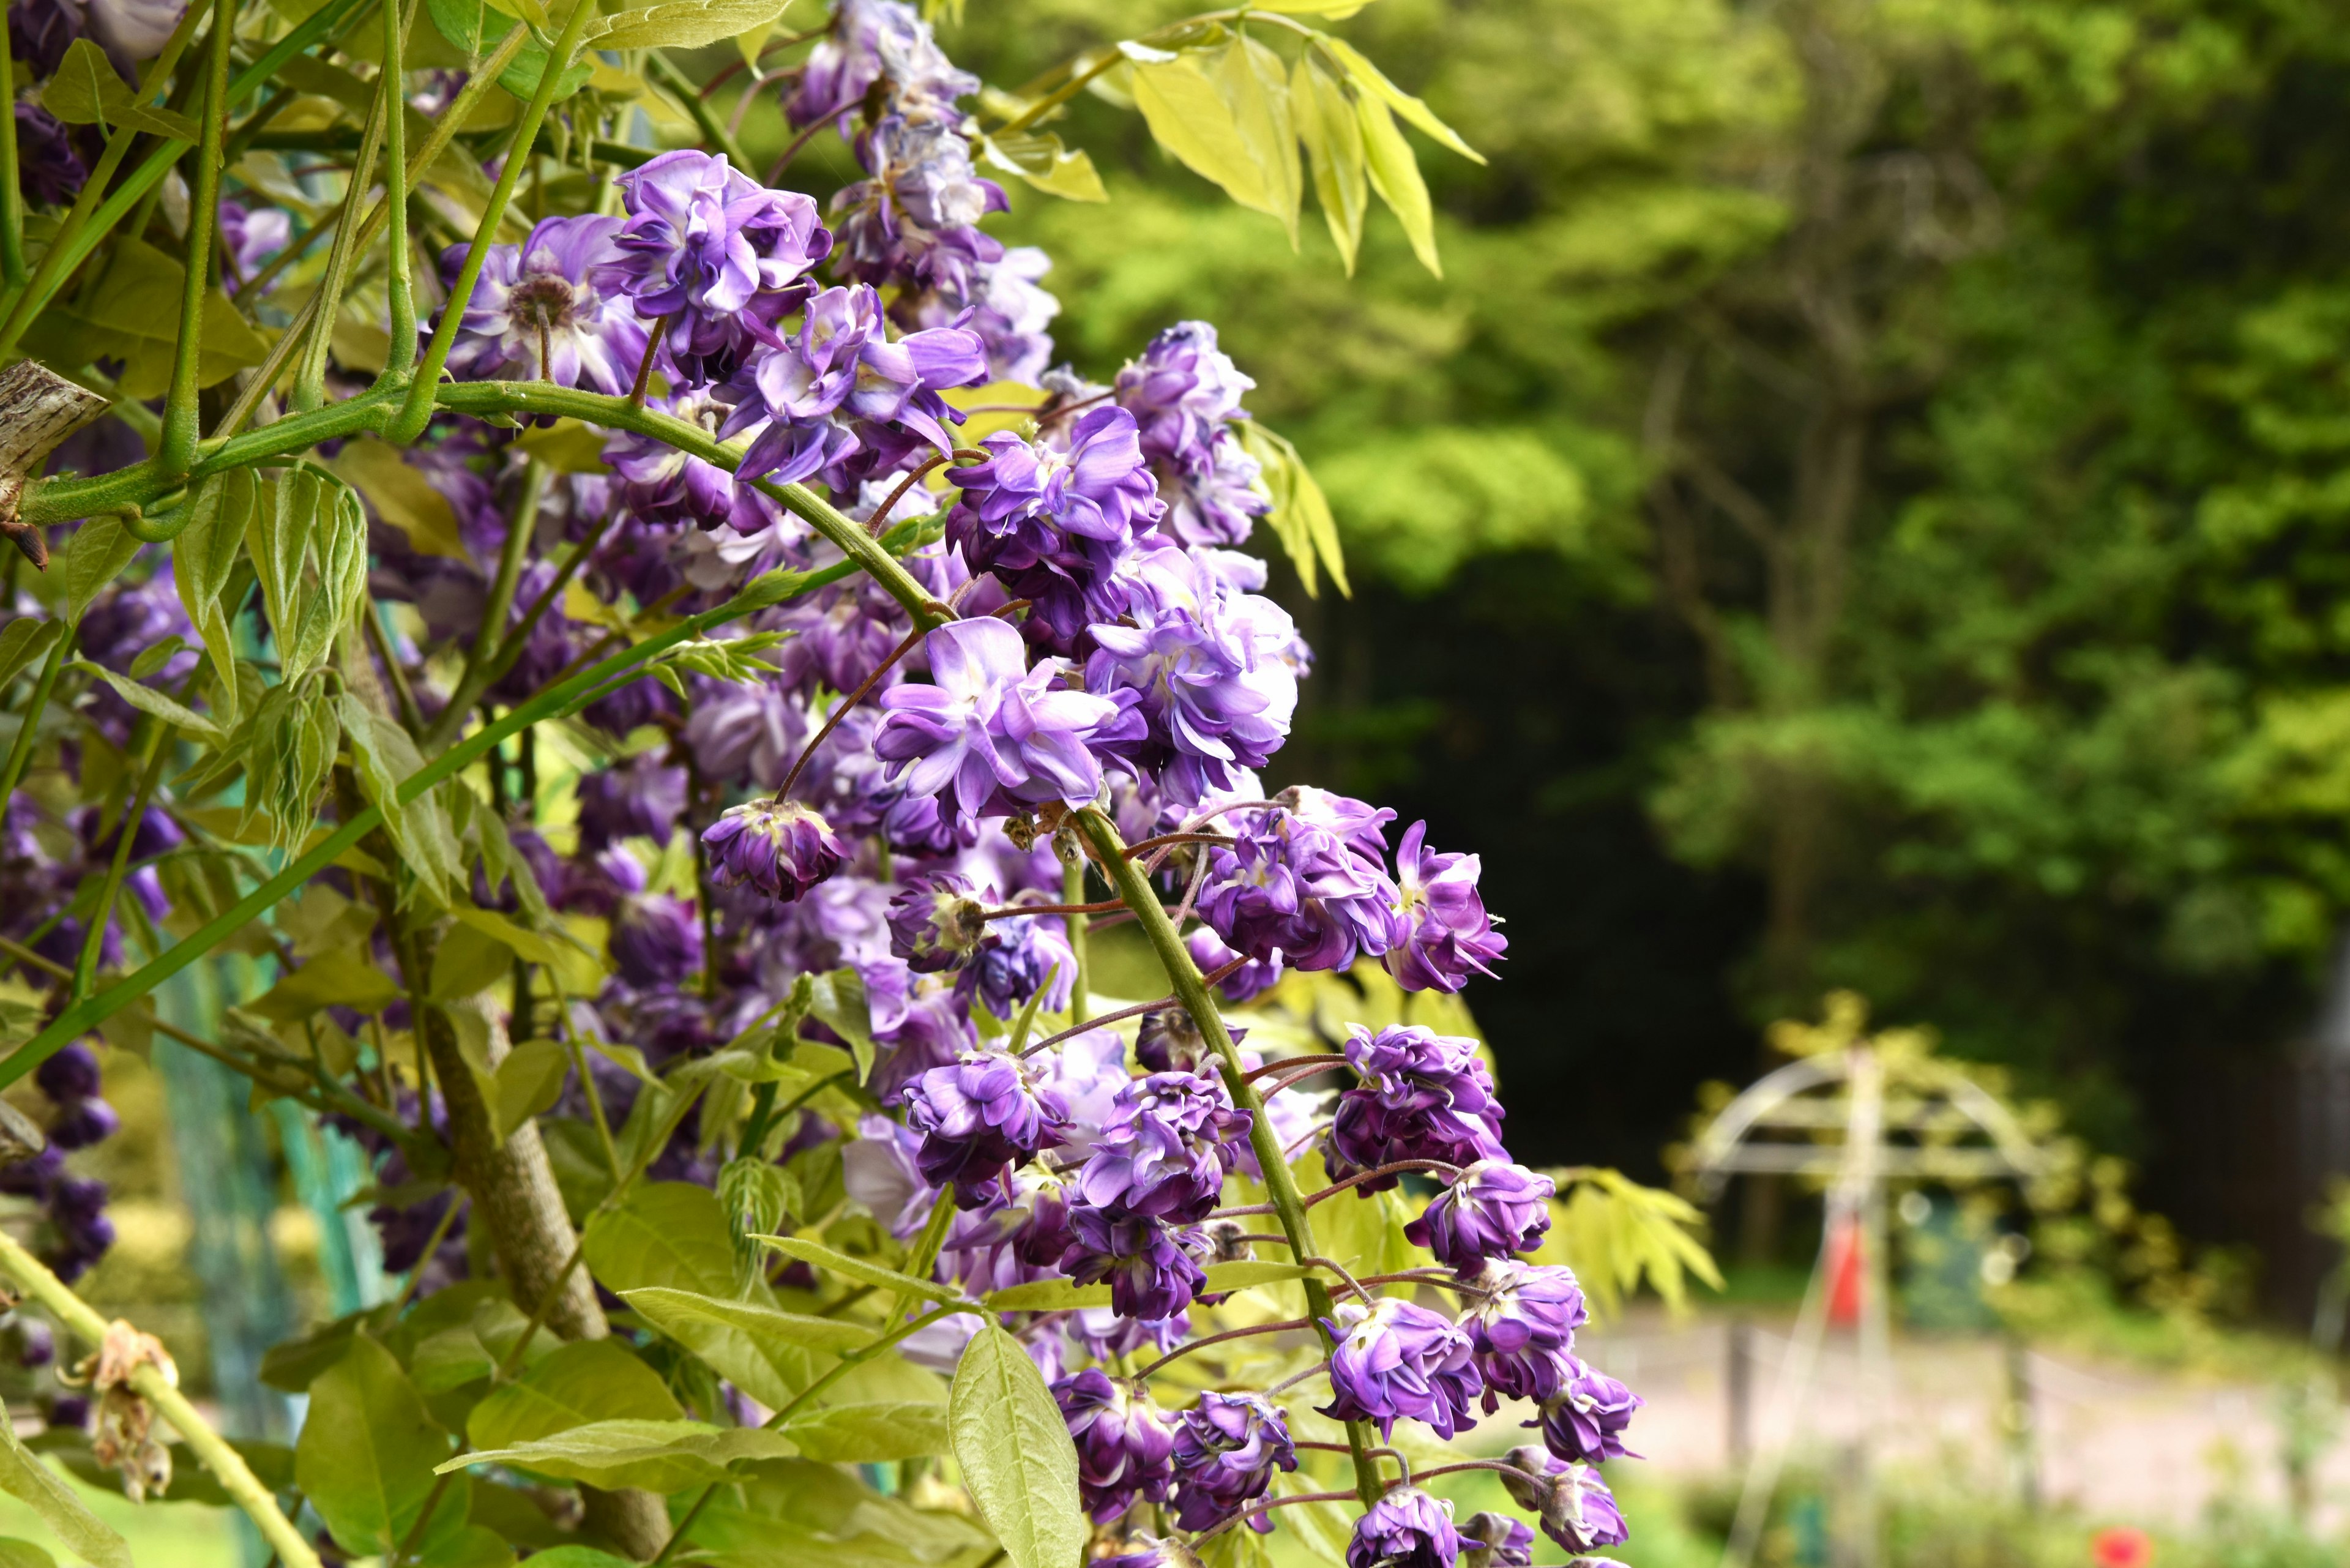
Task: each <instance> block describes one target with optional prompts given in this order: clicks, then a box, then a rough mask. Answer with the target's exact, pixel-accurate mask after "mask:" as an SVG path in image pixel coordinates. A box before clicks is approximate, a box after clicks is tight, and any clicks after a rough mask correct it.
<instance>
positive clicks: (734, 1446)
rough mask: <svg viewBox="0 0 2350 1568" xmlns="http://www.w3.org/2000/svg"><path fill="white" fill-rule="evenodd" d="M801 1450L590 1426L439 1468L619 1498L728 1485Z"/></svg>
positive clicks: (756, 1440) (662, 1425) (665, 1424)
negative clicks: (477, 1469)
mask: <svg viewBox="0 0 2350 1568" xmlns="http://www.w3.org/2000/svg"><path fill="white" fill-rule="evenodd" d="M798 1452H799V1448H798V1445H796V1444H795V1443H794V1442H793V1441H792V1440H791V1439H790V1438H787V1437H785V1436H784V1434H782V1433H781V1432H769V1431H764V1430H762V1429H760V1428H742V1427H734V1428H724V1427H712V1426H710V1425H708V1424H706V1423H704V1422H701V1421H681V1420H669V1421H645V1420H621V1421H593V1422H590V1423H588V1424H587V1425H586V1426H584V1427H574V1428H570V1429H569V1430H568V1431H563V1432H557V1433H555V1434H553V1435H552V1436H549V1437H545V1438H536V1439H535V1440H533V1441H530V1442H525V1443H515V1444H510V1445H508V1446H507V1447H505V1448H501V1449H478V1450H476V1451H474V1452H472V1453H467V1454H461V1455H459V1456H458V1457H457V1458H455V1459H451V1460H449V1461H448V1462H447V1463H446V1464H444V1465H442V1467H441V1468H442V1469H443V1470H458V1469H469V1468H471V1467H473V1466H475V1465H512V1466H514V1467H515V1468H516V1469H525V1470H532V1471H536V1473H538V1474H540V1475H545V1476H553V1477H555V1478H556V1480H575V1481H584V1482H586V1483H587V1485H589V1486H594V1487H601V1488H603V1489H604V1490H608V1491H609V1490H618V1489H619V1488H621V1487H642V1488H643V1489H644V1490H647V1491H657V1492H672V1491H683V1490H685V1489H686V1488H688V1487H691V1486H707V1485H710V1484H712V1483H713V1482H716V1481H723V1480H727V1479H728V1478H729V1475H730V1474H731V1472H730V1470H729V1469H728V1467H729V1466H731V1465H733V1464H735V1463H738V1462H740V1461H743V1460H754V1459H791V1458H793V1457H794V1456H795V1455H796V1454H797V1453H798Z"/></svg>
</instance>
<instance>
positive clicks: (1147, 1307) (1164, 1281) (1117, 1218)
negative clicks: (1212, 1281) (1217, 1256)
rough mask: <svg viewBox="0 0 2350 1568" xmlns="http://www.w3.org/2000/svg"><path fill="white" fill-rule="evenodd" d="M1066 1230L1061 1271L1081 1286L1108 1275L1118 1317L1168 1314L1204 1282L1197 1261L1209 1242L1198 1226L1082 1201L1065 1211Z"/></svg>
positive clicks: (1188, 1300) (1205, 1278)
mask: <svg viewBox="0 0 2350 1568" xmlns="http://www.w3.org/2000/svg"><path fill="white" fill-rule="evenodd" d="M1069 1231H1070V1234H1071V1236H1072V1237H1073V1238H1074V1240H1073V1241H1071V1243H1070V1246H1069V1250H1068V1251H1067V1252H1066V1254H1065V1255H1064V1256H1063V1257H1062V1259H1061V1272H1063V1273H1065V1274H1066V1275H1068V1276H1069V1278H1071V1279H1073V1280H1075V1281H1076V1282H1077V1283H1079V1284H1081V1285H1090V1284H1094V1283H1097V1282H1100V1281H1102V1280H1107V1281H1108V1282H1109V1304H1110V1307H1111V1309H1112V1310H1113V1311H1115V1312H1116V1313H1117V1314H1118V1315H1119V1316H1120V1317H1128V1318H1143V1319H1156V1318H1171V1317H1173V1316H1175V1315H1176V1314H1178V1313H1180V1312H1181V1311H1182V1310H1183V1309H1184V1308H1186V1307H1188V1306H1190V1305H1191V1298H1192V1297H1194V1296H1196V1295H1197V1294H1199V1292H1200V1287H1201V1285H1203V1284H1205V1283H1207V1282H1208V1275H1207V1271H1206V1270H1204V1269H1202V1268H1201V1267H1200V1264H1199V1261H1198V1260H1199V1254H1200V1253H1201V1252H1203V1251H1206V1248H1207V1241H1206V1238H1204V1237H1202V1236H1201V1234H1200V1232H1199V1231H1196V1230H1191V1229H1188V1228H1178V1227H1176V1226H1173V1225H1170V1224H1168V1223H1167V1222H1166V1221H1165V1220H1155V1219H1152V1218H1150V1217H1149V1216H1148V1215H1143V1214H1125V1213H1114V1212H1112V1211H1111V1210H1107V1209H1095V1208H1090V1207H1087V1206H1083V1205H1080V1206H1079V1207H1077V1208H1074V1209H1072V1210H1069Z"/></svg>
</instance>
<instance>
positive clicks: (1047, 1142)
mask: <svg viewBox="0 0 2350 1568" xmlns="http://www.w3.org/2000/svg"><path fill="white" fill-rule="evenodd" d="M1067 1122H1068V1107H1067V1106H1066V1105H1065V1104H1064V1103H1063V1102H1062V1100H1061V1097H1060V1096H1058V1095H1056V1094H1055V1093H1054V1092H1053V1091H1052V1090H1051V1089H1049V1088H1045V1087H1044V1086H1042V1085H1039V1084H1038V1083H1037V1082H1036V1081H1035V1074H1034V1073H1033V1072H1032V1071H1031V1070H1030V1069H1029V1067H1028V1065H1027V1064H1026V1063H1024V1062H1023V1061H1022V1060H1021V1059H1020V1058H1019V1057H1017V1056H1013V1055H1009V1054H1005V1053H1003V1052H1001V1051H966V1052H964V1053H962V1055H960V1056H959V1057H957V1058H956V1059H955V1060H954V1061H953V1062H951V1063H950V1064H947V1065H946V1066H943V1067H933V1068H931V1070H930V1071H929V1072H927V1073H924V1074H923V1075H921V1076H920V1077H919V1078H916V1079H915V1080H914V1081H913V1083H912V1085H910V1087H909V1088H908V1089H907V1091H906V1125H907V1126H908V1127H911V1128H913V1129H914V1130H915V1131H916V1132H918V1133H920V1134H921V1135H922V1147H921V1149H920V1153H919V1154H917V1155H916V1157H915V1162H916V1165H917V1166H918V1168H920V1171H921V1174H922V1179H923V1180H924V1181H926V1182H928V1183H929V1184H930V1185H931V1186H932V1187H945V1186H947V1185H949V1184H950V1183H951V1184H952V1185H953V1187H954V1189H955V1202H956V1203H957V1204H958V1205H959V1206H961V1207H962V1208H965V1209H976V1208H978V1207H979V1206H980V1205H981V1204H982V1203H983V1202H985V1201H986V1200H987V1198H988V1189H989V1187H990V1185H991V1184H992V1183H993V1181H994V1179H995V1178H997V1177H998V1176H1000V1175H1002V1174H1003V1168H1004V1167H1005V1166H1006V1165H1009V1164H1011V1163H1013V1162H1014V1161H1015V1160H1025V1159H1027V1158H1029V1157H1030V1156H1032V1155H1034V1154H1035V1153H1036V1152H1037V1151H1038V1150H1039V1149H1043V1148H1049V1147H1053V1146H1054V1145H1055V1144H1057V1143H1058V1142H1059V1141H1060V1134H1061V1129H1062V1128H1063V1127H1066V1125H1067Z"/></svg>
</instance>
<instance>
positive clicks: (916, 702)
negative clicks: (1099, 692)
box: [873, 617, 1126, 817]
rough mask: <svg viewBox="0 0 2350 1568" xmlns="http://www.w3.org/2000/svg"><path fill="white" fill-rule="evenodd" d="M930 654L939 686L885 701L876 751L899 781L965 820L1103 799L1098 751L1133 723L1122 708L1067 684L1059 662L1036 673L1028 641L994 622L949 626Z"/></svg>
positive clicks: (897, 691) (934, 635)
mask: <svg viewBox="0 0 2350 1568" xmlns="http://www.w3.org/2000/svg"><path fill="white" fill-rule="evenodd" d="M923 648H924V651H925V652H926V654H927V655H928V657H929V659H930V666H931V681H932V682H933V683H932V684H931V685H927V686H923V685H916V684H913V683H911V682H909V683H908V684H906V685H903V686H897V687H892V688H891V689H890V690H889V691H886V692H884V693H883V694H882V696H881V706H882V707H883V708H884V709H885V710H886V711H887V716H886V717H885V718H884V719H883V721H882V723H881V728H880V731H879V733H878V734H877V735H876V736H875V737H874V742H873V749H874V751H875V752H876V753H878V754H879V756H881V757H882V758H883V759H884V760H885V761H888V762H890V763H897V764H899V766H898V767H896V768H894V769H893V770H892V771H891V774H890V775H889V776H890V780H891V782H892V783H897V784H902V785H903V786H904V788H905V789H906V791H907V793H908V794H918V795H934V796H938V797H939V798H940V799H941V804H942V805H943V804H944V803H945V802H947V801H948V800H950V799H951V801H952V804H953V805H954V807H955V810H956V812H957V813H958V814H959V815H962V816H966V817H976V816H982V815H1009V814H1011V813H1014V812H1018V811H1024V810H1026V809H1027V808H1029V807H1031V806H1035V805H1044V804H1045V802H1047V801H1059V802H1061V803H1063V804H1065V805H1071V806H1079V805H1089V804H1091V802H1092V801H1093V799H1094V797H1095V796H1096V795H1097V794H1100V793H1101V782H1102V771H1101V763H1100V762H1099V761H1098V760H1097V758H1096V757H1095V755H1094V753H1093V752H1092V750H1091V749H1090V748H1091V745H1092V743H1093V742H1096V741H1097V740H1098V739H1101V738H1103V737H1105V736H1106V735H1110V734H1115V733H1117V732H1118V729H1119V727H1120V726H1121V725H1122V724H1123V723H1124V722H1125V720H1126V714H1125V711H1124V709H1122V708H1121V707H1120V706H1119V704H1118V703H1117V702H1115V701H1110V700H1109V699H1107V698H1103V697H1095V696H1091V695H1089V694H1087V693H1086V692H1082V691H1069V690H1067V689H1066V687H1063V686H1061V685H1060V684H1059V681H1058V677H1059V674H1060V670H1059V668H1058V666H1056V665H1055V663H1053V662H1052V661H1050V660H1047V661H1045V662H1044V663H1041V664H1039V665H1037V666H1036V668H1035V669H1034V670H1031V669H1029V668H1028V660H1027V649H1026V645H1025V644H1024V642H1022V640H1021V638H1020V634H1019V633H1018V632H1016V631H1014V630H1013V628H1010V627H1009V626H1006V625H1005V624H1004V623H1003V622H1002V621H1000V620H997V619H995V618H993V617H989V618H981V619H978V620H958V621H950V622H948V623H947V624H946V625H944V626H942V627H940V628H938V629H937V630H935V631H933V632H931V634H930V635H929V636H928V637H926V638H925V639H923Z"/></svg>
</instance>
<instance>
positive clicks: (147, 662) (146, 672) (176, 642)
mask: <svg viewBox="0 0 2350 1568" xmlns="http://www.w3.org/2000/svg"><path fill="white" fill-rule="evenodd" d="M187 646H188V644H187V640H186V639H184V638H182V637H181V636H180V634H179V633H178V632H176V631H175V632H172V633H171V634H170V635H169V636H167V637H165V638H164V639H162V640H161V642H151V643H149V644H148V645H147V647H146V648H145V649H142V650H141V651H140V655H139V657H138V658H136V659H132V660H131V661H130V670H129V672H128V673H129V674H130V679H131V680H146V679H147V678H148V677H149V676H150V675H152V674H154V673H155V671H157V670H161V669H162V668H163V666H165V665H167V664H169V663H171V662H172V660H173V659H177V658H178V657H179V656H180V655H181V654H182V652H184V651H186V649H187Z"/></svg>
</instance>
